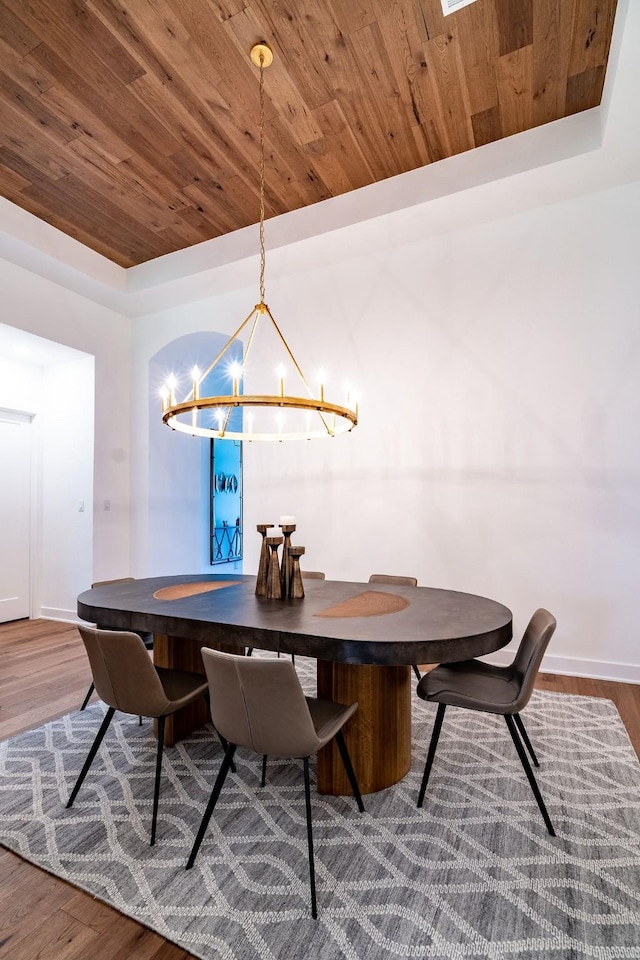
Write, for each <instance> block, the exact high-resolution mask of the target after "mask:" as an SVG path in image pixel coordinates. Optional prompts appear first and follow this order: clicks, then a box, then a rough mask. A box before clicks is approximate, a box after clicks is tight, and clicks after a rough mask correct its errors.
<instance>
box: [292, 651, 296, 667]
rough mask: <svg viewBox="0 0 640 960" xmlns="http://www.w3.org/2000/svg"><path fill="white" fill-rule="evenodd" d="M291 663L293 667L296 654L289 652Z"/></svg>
mask: <svg viewBox="0 0 640 960" xmlns="http://www.w3.org/2000/svg"><path fill="white" fill-rule="evenodd" d="M291 663H292V664H293V665H294V667H295V665H296V655H295V653H292V654H291Z"/></svg>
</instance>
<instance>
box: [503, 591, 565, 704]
mask: <svg viewBox="0 0 640 960" xmlns="http://www.w3.org/2000/svg"><path fill="white" fill-rule="evenodd" d="M555 629H556V618H555V617H554V616H553V614H552V613H549V611H548V610H545V609H544V608H543V607H540V608H539V609H538V610H536V612H535V613H534V615H533V616H532V617H531V620H530V621H529V623H528V625H527V629H526V630H525V632H524V636H523V637H522V640H521V641H520V646H519V647H518V652H517V653H516V656H515V659H514V661H513V663H512V664H511V670H512V673H513V678H514V680H516V681H517V682H518V683H519V684H520V692H519V694H518V696H517V698H516V701H515V703H514V705H513V713H519V712H520V711H521V710H522V708H523V707H526V705H527V703H528V702H529V699H530V697H531V694H532V692H533V685H534V683H535V680H536V676H537V675H538V670H539V669H540V664H541V663H542V658H543V657H544V654H545V651H546V649H547V647H548V646H549V641H550V640H551V637H552V636H553V634H554V631H555Z"/></svg>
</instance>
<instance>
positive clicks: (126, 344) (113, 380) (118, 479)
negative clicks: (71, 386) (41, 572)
mask: <svg viewBox="0 0 640 960" xmlns="http://www.w3.org/2000/svg"><path fill="white" fill-rule="evenodd" d="M0 289H2V297H3V303H2V305H3V314H2V322H3V323H5V324H7V325H9V326H13V327H17V328H19V329H21V330H27V331H29V332H31V333H34V334H36V335H37V336H41V337H44V338H46V339H48V340H53V341H55V342H57V343H61V344H65V345H67V346H69V347H73V348H75V349H77V350H81V351H83V352H84V353H87V354H91V355H93V356H94V357H95V411H94V414H95V417H94V426H95V450H94V483H93V506H94V513H93V518H92V519H93V551H92V557H91V558H90V561H87V560H86V558H85V559H84V560H83V570H82V588H84V585H85V584H86V583H90V582H91V580H92V579H95V580H102V579H108V578H109V577H117V576H127V575H128V573H129V569H130V557H129V545H130V541H129V532H130V526H129V521H130V508H131V504H130V482H129V481H130V460H129V450H130V409H131V407H130V388H131V364H130V331H131V321H130V320H128V319H127V318H125V317H123V316H121V315H120V314H118V313H115V312H114V311H113V310H109V309H107V308H105V307H102V306H100V305H98V304H96V303H93V302H92V301H91V300H88V299H87V298H85V297H83V296H80V295H78V294H77V293H74V292H72V291H70V290H68V289H65V288H63V287H61V286H59V285H57V284H56V283H54V282H52V281H50V280H47V279H44V278H43V277H40V276H37V275H36V274H33V273H31V272H29V271H28V270H25V269H23V268H21V267H19V266H16V265H14V264H13V263H10V262H8V261H6V260H1V259H0ZM74 399H75V398H74ZM78 400H79V403H78V405H77V408H75V407H74V406H73V405H72V408H71V409H70V410H69V411H68V416H69V417H72V416H76V415H77V416H78V417H79V418H80V421H81V422H83V423H86V420H85V418H86V416H87V415H88V414H89V413H90V411H88V410H87V409H86V398H82V397H79V398H78ZM83 489H84V484H83ZM105 501H108V502H109V504H110V510H105V509H104V506H105ZM88 506H89V505H88ZM89 517H91V513H89ZM75 583H76V581H75V580H74V582H73V583H72V582H68V583H67V584H66V585H65V586H64V588H63V587H62V585H61V584H60V588H61V592H60V593H59V594H56V595H54V594H53V593H51V594H49V595H48V598H47V606H49V607H51V608H52V609H66V608H67V607H68V604H69V602H70V597H71V596H72V595H73V593H74V590H75ZM73 608H75V603H73Z"/></svg>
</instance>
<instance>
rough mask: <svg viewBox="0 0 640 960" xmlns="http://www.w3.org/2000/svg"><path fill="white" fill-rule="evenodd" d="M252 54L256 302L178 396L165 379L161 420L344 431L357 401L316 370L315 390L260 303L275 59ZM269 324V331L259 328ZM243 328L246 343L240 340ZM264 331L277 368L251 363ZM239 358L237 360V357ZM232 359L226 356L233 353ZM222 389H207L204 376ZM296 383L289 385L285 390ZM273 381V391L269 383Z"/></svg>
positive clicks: (270, 430) (239, 431)
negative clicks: (268, 75) (328, 386)
mask: <svg viewBox="0 0 640 960" xmlns="http://www.w3.org/2000/svg"><path fill="white" fill-rule="evenodd" d="M251 60H252V62H253V63H254V64H255V65H256V66H257V67H259V68H260V302H259V303H257V304H256V305H255V306H254V307H253V309H252V310H251V312H250V313H249V315H248V316H247V317H246V318H245V319H244V320H243V321H242V323H241V324H240V326H239V327H238V329H237V330H236V331H235V333H234V334H233V336H232V337H231V338H230V339H229V340H228V341H227V342H226V344H225V345H224V347H223V348H222V349H221V350H220V352H219V353H218V355H217V356H216V357H215V359H214V360H213V361H212V362H211V363H210V364H209V365H208V366H207V367H206V369H205V370H204V371H200V369H199V368H198V367H194V368H193V370H192V371H191V375H190V377H189V388H188V392H187V394H186V396H185V399H184V400H182V401H180V402H177V401H176V392H177V389H178V381H177V380H176V379H175V377H170V378H169V379H168V380H167V382H166V384H165V386H164V387H163V389H162V390H161V394H160V395H161V398H162V420H163V422H164V423H166V424H167V426H169V427H171V428H172V429H173V430H179V431H180V432H182V433H188V434H191V435H192V436H195V437H213V438H214V439H217V440H218V439H219V440H249V441H253V440H270V441H282V440H312V439H318V438H323V437H334V436H337V435H338V434H341V433H348V432H349V431H350V430H352V429H353V428H354V427H355V426H357V423H358V403H357V399H356V397H355V396H354V394H353V393H352V391H351V388H350V387H348V386H346V387H345V400H344V402H343V403H332V402H329V401H328V400H326V399H325V382H324V381H325V377H324V374H322V373H320V374H319V375H318V378H317V384H316V389H315V390H314V389H313V388H312V387H311V386H310V383H309V381H308V380H307V378H306V377H305V375H304V374H303V372H302V369H301V368H300V366H299V364H298V362H297V360H296V358H295V357H294V355H293V353H292V351H291V349H290V348H289V345H288V343H287V341H286V340H285V338H284V336H283V335H282V333H281V331H280V328H279V327H278V325H277V323H276V321H275V320H274V318H273V315H272V313H271V311H270V309H269V307H268V306H267V304H266V302H265V285H264V275H265V246H264V218H265V201H264V195H265V173H264V169H265V163H264V153H265V149H264V70H265V68H266V67H268V66H269V65H270V64H271V63H272V61H273V53H272V51H271V49H270V48H269V47H268V46H267V44H266V43H257V44H255V46H253V47H252V48H251ZM265 327H266V328H267V329H266V330H265V329H264V328H265ZM243 331H246V332H247V334H248V336H247V343H246V347H243V343H242V340H241V339H240V336H241V334H242V333H243ZM264 334H268V335H270V336H271V339H272V341H274V342H275V345H276V348H277V350H278V351H279V352H280V362H279V363H277V364H276V365H275V369H273V370H271V371H269V370H266V369H265V361H264V360H262V362H261V363H260V364H258V365H256V366H254V365H253V355H252V353H251V350H252V347H253V346H254V345H255V342H256V339H257V337H258V336H262V335H264ZM238 357H241V359H237V358H238ZM230 358H231V359H230ZM208 378H211V379H212V380H213V381H214V385H215V386H217V387H219V386H220V384H226V386H227V389H226V391H225V390H224V387H223V388H222V390H220V391H219V392H217V391H216V390H215V389H214V390H213V391H212V392H211V393H209V392H208V391H207V389H206V387H207V383H206V381H207V379H208ZM292 382H293V383H294V384H295V387H294V389H293V390H292V389H285V385H286V387H290V385H291V383H292ZM274 384H275V389H274V390H271V389H270V387H271V386H273V385H274Z"/></svg>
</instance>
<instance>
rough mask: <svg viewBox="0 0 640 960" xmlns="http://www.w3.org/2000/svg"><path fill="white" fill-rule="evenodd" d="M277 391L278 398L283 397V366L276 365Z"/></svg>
mask: <svg viewBox="0 0 640 960" xmlns="http://www.w3.org/2000/svg"><path fill="white" fill-rule="evenodd" d="M278 389H279V391H280V396H281V397H284V364H282V363H280V364H278Z"/></svg>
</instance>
